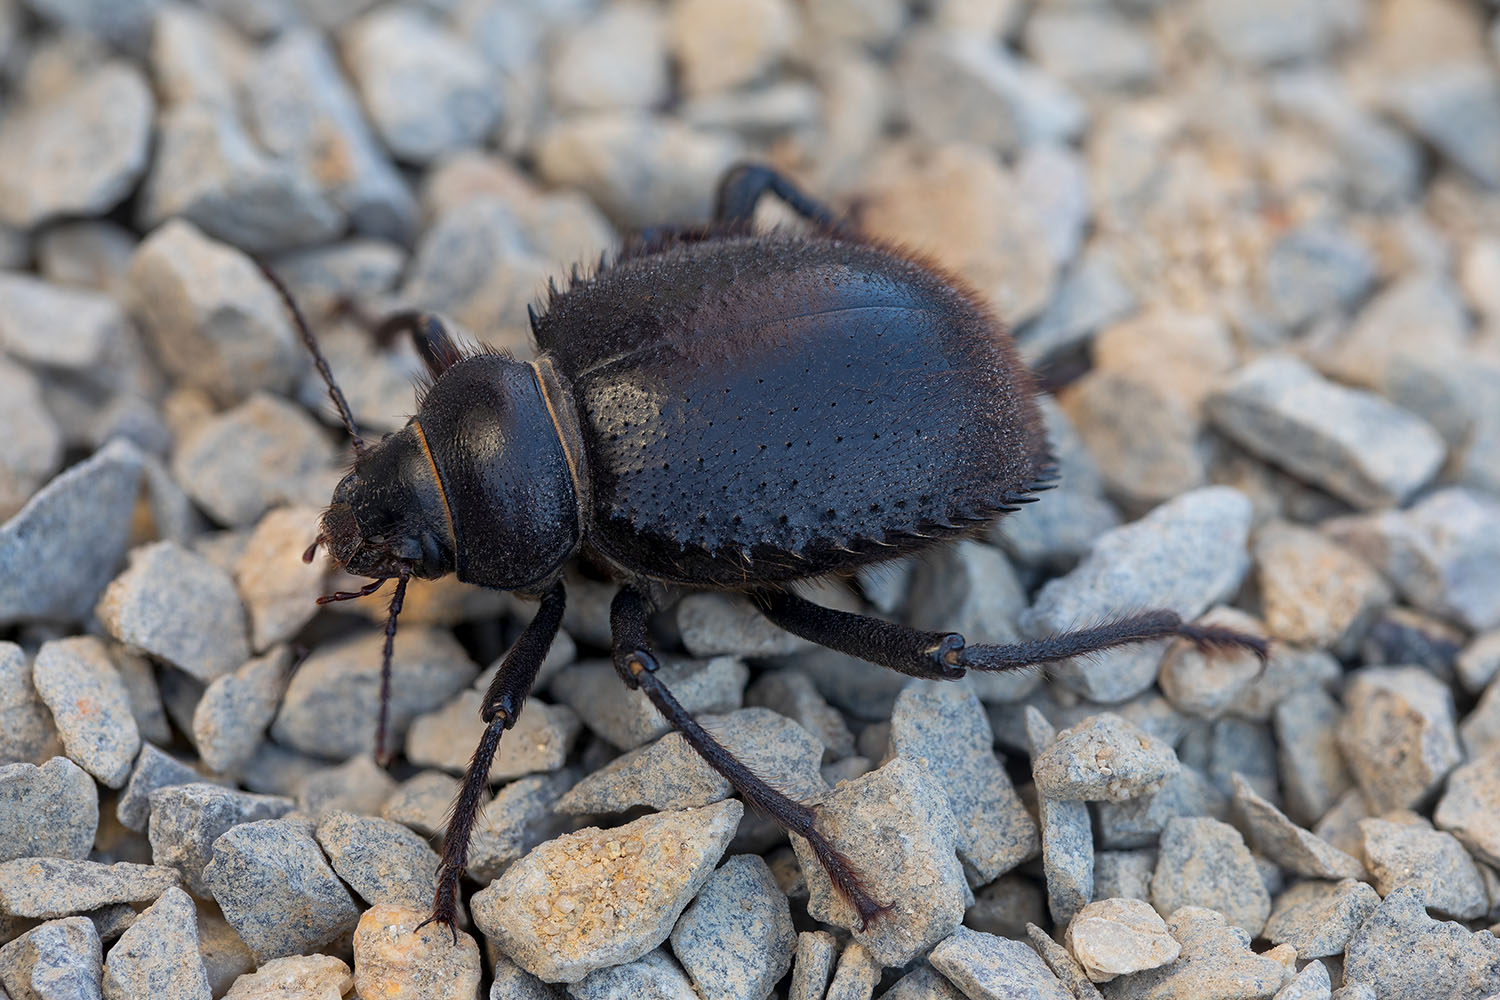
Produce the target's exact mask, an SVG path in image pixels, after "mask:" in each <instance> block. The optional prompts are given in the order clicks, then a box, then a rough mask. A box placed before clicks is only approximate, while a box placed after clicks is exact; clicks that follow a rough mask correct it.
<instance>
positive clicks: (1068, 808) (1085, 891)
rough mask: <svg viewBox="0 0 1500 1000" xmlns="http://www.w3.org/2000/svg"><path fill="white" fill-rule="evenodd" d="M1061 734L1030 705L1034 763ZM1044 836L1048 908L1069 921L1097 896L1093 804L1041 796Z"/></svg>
mask: <svg viewBox="0 0 1500 1000" xmlns="http://www.w3.org/2000/svg"><path fill="white" fill-rule="evenodd" d="M1056 738H1057V731H1056V730H1055V729H1054V728H1053V727H1052V725H1051V723H1049V722H1048V721H1047V720H1046V718H1045V717H1043V715H1042V713H1041V712H1039V711H1038V710H1037V709H1036V708H1034V707H1032V706H1030V705H1028V706H1027V707H1026V739H1027V742H1028V743H1029V744H1030V748H1031V759H1032V767H1033V768H1035V766H1036V761H1037V759H1038V757H1039V756H1040V755H1041V754H1042V753H1043V752H1045V750H1046V748H1047V747H1049V746H1051V745H1052V743H1053V741H1054V740H1056ZM1037 819H1038V826H1039V827H1040V833H1041V840H1042V874H1043V876H1044V878H1045V879H1046V882H1047V909H1048V910H1049V911H1050V912H1051V914H1052V920H1053V922H1054V923H1057V924H1065V923H1066V922H1067V921H1069V920H1071V919H1072V918H1073V915H1074V914H1075V913H1077V912H1078V911H1079V910H1081V909H1083V907H1084V905H1085V904H1087V903H1088V902H1089V900H1091V899H1092V898H1093V896H1094V828H1093V821H1092V820H1091V819H1090V818H1089V808H1088V805H1087V804H1086V803H1084V802H1081V801H1079V800H1076V799H1050V798H1046V797H1041V798H1039V799H1038V800H1037Z"/></svg>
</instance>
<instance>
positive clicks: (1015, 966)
mask: <svg viewBox="0 0 1500 1000" xmlns="http://www.w3.org/2000/svg"><path fill="white" fill-rule="evenodd" d="M928 960H929V961H930V962H932V966H933V968H935V969H937V970H938V971H939V972H941V973H942V974H943V976H944V977H945V978H947V979H948V980H950V981H951V982H952V983H954V984H955V985H956V986H958V988H959V989H961V990H963V992H964V994H965V995H966V996H968V997H971V998H973V1000H1002V998H1009V997H1035V998H1036V1000H1070V998H1071V997H1072V993H1070V992H1069V991H1068V988H1067V987H1066V986H1064V985H1063V984H1062V982H1061V981H1059V980H1058V978H1057V977H1056V976H1055V975H1053V974H1052V970H1051V969H1049V968H1047V966H1046V964H1045V963H1044V962H1043V961H1042V959H1041V957H1040V956H1039V955H1037V953H1036V952H1035V951H1033V950H1032V949H1031V947H1030V946H1029V945H1025V944H1022V943H1021V942H1019V941H1011V940H1009V939H1008V938H1002V937H995V936H994V935H993V934H983V933H980V932H979V931H976V930H970V929H969V928H967V927H960V928H958V929H957V930H955V931H954V932H953V934H952V935H951V936H949V937H947V938H945V939H944V940H943V941H941V942H940V943H939V944H938V946H937V947H936V948H934V949H932V954H931V955H929V956H928Z"/></svg>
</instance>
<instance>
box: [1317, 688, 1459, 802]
mask: <svg viewBox="0 0 1500 1000" xmlns="http://www.w3.org/2000/svg"><path fill="white" fill-rule="evenodd" d="M1344 705H1345V713H1344V719H1343V721H1342V722H1341V723H1340V725H1339V730H1338V735H1339V746H1340V747H1342V748H1343V751H1344V759H1345V760H1346V761H1347V762H1348V764H1349V769H1350V771H1352V772H1353V774H1354V780H1355V782H1356V783H1357V784H1358V785H1359V789H1360V791H1361V792H1363V793H1364V795H1365V798H1366V800H1368V802H1369V803H1370V807H1371V808H1372V809H1374V810H1375V812H1377V813H1381V812H1386V811H1387V810H1390V809H1407V808H1411V807H1413V806H1416V805H1418V804H1420V803H1422V802H1423V801H1424V800H1426V799H1427V797H1428V796H1429V795H1430V794H1431V793H1432V792H1433V791H1434V790H1435V789H1436V788H1437V786H1438V784H1439V783H1440V782H1441V781H1442V780H1443V777H1444V776H1445V775H1446V774H1447V773H1448V772H1449V771H1451V770H1452V769H1453V768H1454V767H1455V766H1457V765H1458V764H1459V763H1460V762H1461V761H1462V760H1463V750H1462V749H1461V748H1460V746H1459V742H1458V732H1457V728H1456V727H1455V725H1454V718H1453V695H1452V693H1451V692H1449V690H1448V688H1447V686H1446V685H1445V684H1443V683H1442V682H1441V681H1439V680H1437V679H1436V678H1434V677H1433V676H1432V675H1431V674H1429V673H1427V672H1426V671H1425V670H1421V669H1419V668H1416V667H1390V668H1385V667H1367V668H1365V669H1363V670H1360V671H1357V672H1356V673H1355V674H1353V676H1352V677H1351V679H1350V681H1349V685H1348V688H1347V690H1346V691H1345V692H1344Z"/></svg>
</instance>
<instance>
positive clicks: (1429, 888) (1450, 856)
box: [1359, 812, 1490, 920]
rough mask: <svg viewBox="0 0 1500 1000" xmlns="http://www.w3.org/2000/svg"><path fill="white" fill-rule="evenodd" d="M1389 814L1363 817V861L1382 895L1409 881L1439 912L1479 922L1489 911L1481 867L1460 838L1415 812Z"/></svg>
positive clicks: (1361, 822) (1446, 915)
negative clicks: (1437, 828)
mask: <svg viewBox="0 0 1500 1000" xmlns="http://www.w3.org/2000/svg"><path fill="white" fill-rule="evenodd" d="M1387 817H1388V818H1374V817H1372V818H1370V819H1362V820H1360V821H1359V832H1360V834H1361V835H1363V837H1364V848H1365V864H1366V865H1367V866H1368V867H1369V869H1370V877H1371V878H1372V879H1373V880H1374V882H1375V888H1376V889H1377V890H1378V891H1379V892H1380V894H1381V895H1382V896H1389V895H1390V894H1391V893H1392V892H1394V891H1395V890H1396V889H1398V888H1400V887H1401V886H1406V885H1410V886H1415V887H1416V888H1418V889H1419V890H1421V892H1422V896H1423V899H1424V900H1425V902H1426V904H1427V909H1428V910H1430V911H1432V912H1433V913H1435V914H1436V915H1437V916H1440V917H1449V918H1451V919H1454V920H1475V919H1477V918H1479V917H1482V916H1484V915H1485V914H1486V913H1488V912H1489V909H1490V901H1489V897H1488V896H1487V894H1486V893H1485V883H1484V879H1483V878H1482V877H1481V875H1480V872H1479V867H1478V866H1477V865H1476V864H1475V863H1474V860H1473V859H1472V858H1470V857H1469V855H1468V853H1467V852H1466V851H1465V850H1464V848H1463V845H1462V844H1460V843H1459V842H1458V838H1457V837H1455V836H1453V834H1451V833H1446V832H1444V831H1442V830H1434V829H1433V828H1432V825H1431V824H1430V823H1428V822H1427V820H1426V819H1425V818H1423V817H1421V816H1418V815H1416V814H1415V813H1407V812H1394V813H1389V814H1387Z"/></svg>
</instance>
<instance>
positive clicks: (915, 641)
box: [753, 590, 1266, 680]
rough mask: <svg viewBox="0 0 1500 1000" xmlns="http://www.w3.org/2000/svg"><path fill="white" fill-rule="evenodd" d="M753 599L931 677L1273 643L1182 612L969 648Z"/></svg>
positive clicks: (778, 599) (1256, 648)
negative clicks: (1114, 654)
mask: <svg viewBox="0 0 1500 1000" xmlns="http://www.w3.org/2000/svg"><path fill="white" fill-rule="evenodd" d="M753 597H754V599H755V602H756V604H757V605H758V606H759V608H760V610H761V612H762V613H763V614H764V615H765V616H766V617H767V618H769V619H771V621H773V622H775V623H776V624H777V625H779V626H780V627H782V628H784V629H786V630H787V631H788V632H790V633H792V634H793V635H798V636H801V637H802V638H804V639H807V640H809V641H811V642H815V643H817V644H818V645H820V646H826V647H828V648H829V649H834V650H837V651H838V652H840V653H847V654H848V655H850V656H855V657H858V658H859V659H861V660H868V661H869V662H871V663H874V664H876V665H878V666H882V667H888V668H889V669H891V670H896V671H899V672H900V673H903V674H907V675H909V676H912V677H920V678H923V679H926V680H955V679H957V678H959V677H962V676H963V675H964V672H965V671H967V670H1019V669H1022V668H1023V667H1030V666H1035V665H1037V664H1042V663H1054V662H1056V661H1058V660H1066V659H1069V658H1071V657H1074V656H1083V655H1085V654H1088V653H1097V652H1101V651H1103V650H1106V649H1113V648H1114V647H1116V646H1127V645H1130V644H1132V643H1137V642H1149V641H1150V640H1152V639H1169V638H1184V639H1191V640H1192V641H1193V642H1195V643H1197V644H1198V645H1199V646H1202V647H1218V648H1225V649H1245V650H1249V651H1250V652H1252V653H1254V654H1255V655H1256V656H1258V657H1260V658H1261V660H1265V658H1266V640H1264V639H1262V638H1260V637H1259V636H1254V635H1249V634H1246V633H1244V632H1237V631H1235V630H1234V629H1227V628H1218V627H1215V626H1208V625H1194V624H1192V623H1190V622H1185V621H1183V620H1182V617H1181V616H1180V615H1178V614H1177V613H1176V612H1175V611H1165V610H1163V611H1147V612H1143V613H1141V614H1137V615H1131V616H1129V617H1126V618H1118V619H1115V620H1114V621H1110V622H1105V623H1104V624H1102V625H1095V626H1093V627H1091V628H1080V629H1072V630H1071V631H1068V632H1060V633H1058V634H1056V635H1050V636H1044V637H1042V638H1040V639H1031V640H1028V641H1025V642H1012V643H1002V644H989V643H985V644H980V645H974V646H970V645H967V644H966V643H965V642H964V637H963V636H961V635H959V634H958V633H957V632H924V631H921V630H920V629H914V628H910V627H908V626H906V625H898V624H896V623H895V622H888V621H884V620H882V619H879V618H870V617H868V616H866V615H857V614H852V613H850V612H847V611H837V610H835V609H833V608H825V607H822V606H821V605H818V604H814V603H812V602H811V601H808V600H805V599H803V598H801V597H798V596H797V595H795V594H792V593H788V592H787V591H784V590H760V591H756V592H755V593H754V595H753Z"/></svg>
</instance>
